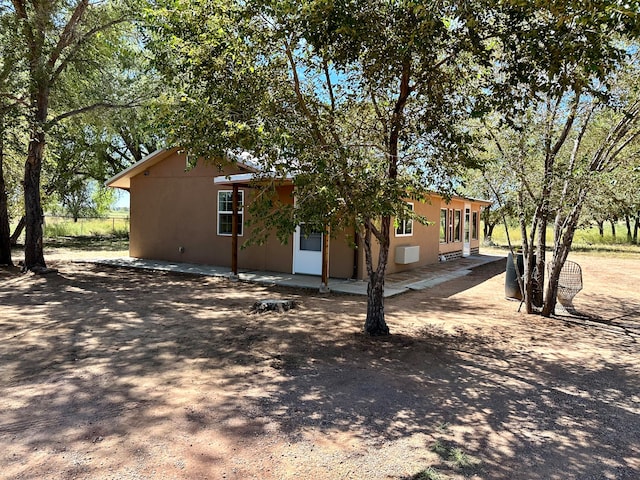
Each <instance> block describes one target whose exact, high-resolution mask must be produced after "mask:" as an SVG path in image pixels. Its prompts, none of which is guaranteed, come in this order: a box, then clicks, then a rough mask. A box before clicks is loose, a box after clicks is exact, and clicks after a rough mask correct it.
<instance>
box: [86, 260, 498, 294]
mask: <svg viewBox="0 0 640 480" xmlns="http://www.w3.org/2000/svg"><path fill="white" fill-rule="evenodd" d="M503 259H504V256H495V255H472V256H470V257H463V258H459V259H456V260H450V261H447V262H440V263H437V264H433V265H427V266H424V267H421V268H417V269H415V270H411V271H407V272H401V273H394V274H389V275H387V277H386V281H385V289H384V296H385V297H393V296H395V295H399V294H402V293H405V292H408V291H411V290H424V289H427V288H431V287H434V286H436V285H439V284H441V283H444V282H447V281H449V280H453V279H455V278H459V277H463V276H465V275H468V274H469V273H470V272H471V270H473V269H474V268H477V267H479V266H481V265H486V264H488V263H493V262H497V261H500V260H503ZM82 261H85V262H87V261H88V262H90V263H96V264H100V265H109V266H113V267H125V268H139V269H143V270H154V271H162V272H175V273H184V274H190V275H202V276H210V277H223V278H230V277H231V269H230V268H228V267H218V266H212V265H199V264H193V263H179V262H166V261H161V260H145V259H140V258H131V257H122V258H105V259H92V260H82ZM238 276H239V280H240V281H243V282H250V283H257V284H262V285H277V286H283V287H294V288H307V289H310V290H319V288H320V277H317V276H313V275H299V274H289V273H279V272H266V271H255V270H252V271H250V270H242V271H240V272H239V275H238ZM329 289H330V291H332V292H336V293H347V294H351V295H366V294H367V282H366V281H361V280H347V279H340V278H330V279H329Z"/></svg>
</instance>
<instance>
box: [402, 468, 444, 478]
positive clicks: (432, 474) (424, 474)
mask: <svg viewBox="0 0 640 480" xmlns="http://www.w3.org/2000/svg"><path fill="white" fill-rule="evenodd" d="M445 478H446V477H444V476H442V475H441V474H440V473H439V472H438V471H437V470H435V469H434V468H432V467H428V468H426V469H424V470H422V471H421V472H418V473H416V474H415V475H413V476H412V477H411V478H410V479H409V480H444V479H445Z"/></svg>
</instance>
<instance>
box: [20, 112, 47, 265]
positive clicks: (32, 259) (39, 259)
mask: <svg viewBox="0 0 640 480" xmlns="http://www.w3.org/2000/svg"><path fill="white" fill-rule="evenodd" d="M37 117H39V118H41V119H42V120H44V118H46V108H45V109H44V112H38V115H37ZM43 124H44V121H39V122H36V125H37V126H36V127H35V128H34V130H35V131H34V132H33V133H32V137H31V141H30V142H29V150H28V153H27V161H26V163H25V168H24V206H25V231H26V235H25V242H24V268H25V270H32V271H37V270H41V269H45V268H46V264H45V261H44V252H43V238H42V237H43V232H42V216H43V211H42V200H41V198H40V174H41V171H42V157H43V154H44V144H45V134H44V131H43V129H42V125H43Z"/></svg>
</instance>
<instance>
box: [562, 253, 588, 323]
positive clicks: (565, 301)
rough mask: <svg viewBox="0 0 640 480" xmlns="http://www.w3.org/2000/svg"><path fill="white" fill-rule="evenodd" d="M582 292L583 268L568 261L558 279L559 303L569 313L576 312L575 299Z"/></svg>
mask: <svg viewBox="0 0 640 480" xmlns="http://www.w3.org/2000/svg"><path fill="white" fill-rule="evenodd" d="M580 290H582V268H580V265H578V264H577V263H576V262H572V261H570V260H566V261H565V262H564V265H563V266H562V270H560V278H559V279H558V297H557V298H558V303H559V304H560V306H561V307H562V308H563V309H564V310H566V311H567V312H569V313H574V312H575V311H576V310H575V308H574V306H573V298H574V297H575V296H576V295H577V294H578V292H579V291H580Z"/></svg>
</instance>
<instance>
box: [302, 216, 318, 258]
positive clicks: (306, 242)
mask: <svg viewBox="0 0 640 480" xmlns="http://www.w3.org/2000/svg"><path fill="white" fill-rule="evenodd" d="M300 250H304V251H307V252H321V251H322V232H319V231H316V230H313V229H308V228H306V226H305V224H304V223H303V224H301V225H300Z"/></svg>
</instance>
